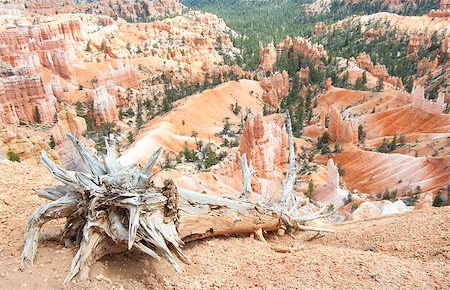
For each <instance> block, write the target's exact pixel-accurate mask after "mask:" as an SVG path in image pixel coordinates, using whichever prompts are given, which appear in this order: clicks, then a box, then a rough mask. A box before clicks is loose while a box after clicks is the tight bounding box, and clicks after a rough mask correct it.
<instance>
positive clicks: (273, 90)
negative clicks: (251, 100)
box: [259, 71, 289, 108]
mask: <svg viewBox="0 0 450 290" xmlns="http://www.w3.org/2000/svg"><path fill="white" fill-rule="evenodd" d="M259 84H260V85H261V88H262V89H263V90H264V93H263V95H262V99H263V101H264V102H265V103H266V104H268V105H270V106H272V107H274V108H278V107H279V106H280V101H281V99H282V98H283V97H285V96H286V95H287V94H288V93H289V75H288V73H287V72H286V71H284V72H282V73H276V74H274V75H272V76H270V77H263V78H262V79H261V80H260V81H259Z"/></svg>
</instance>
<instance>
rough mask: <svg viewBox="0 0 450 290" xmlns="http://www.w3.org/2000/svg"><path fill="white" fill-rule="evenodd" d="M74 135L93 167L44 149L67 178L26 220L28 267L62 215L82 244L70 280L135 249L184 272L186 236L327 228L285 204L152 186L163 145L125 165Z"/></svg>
mask: <svg viewBox="0 0 450 290" xmlns="http://www.w3.org/2000/svg"><path fill="white" fill-rule="evenodd" d="M69 138H70V139H71V140H72V142H73V143H74V145H75V147H76V148H77V150H78V152H79V153H80V155H81V157H82V159H83V161H84V162H85V163H86V165H87V166H88V168H89V170H90V174H88V173H83V172H73V171H67V170H64V169H62V168H61V167H59V166H58V165H56V164H54V163H53V162H52V161H51V160H50V159H49V158H48V156H47V155H46V153H45V151H44V152H42V155H41V160H42V162H43V164H44V166H45V167H47V169H48V170H49V171H50V172H51V173H52V175H53V176H54V177H55V178H56V179H58V180H59V181H61V182H62V183H63V185H59V186H56V187H52V188H48V189H45V190H41V191H39V192H38V195H39V196H41V197H43V198H46V199H49V200H50V202H48V203H46V204H44V205H42V206H41V207H40V208H39V209H37V210H36V211H35V212H34V213H33V214H32V215H31V217H30V219H29V220H28V222H27V224H26V227H25V233H24V249H23V252H22V255H21V268H22V269H23V267H24V263H25V262H26V261H30V262H31V263H32V262H33V260H34V258H35V256H36V252H37V246H38V239H39V231H40V229H41V227H42V226H43V225H44V224H45V223H46V222H48V221H50V220H52V219H58V218H66V220H67V222H66V225H65V228H64V231H63V237H62V238H63V240H64V241H65V243H66V244H71V243H74V244H77V245H79V250H78V252H77V254H76V255H75V257H74V259H73V261H72V265H71V268H70V272H69V275H68V276H67V278H66V282H68V281H70V280H71V279H73V278H74V277H75V276H76V275H77V274H80V278H81V279H87V278H88V276H89V269H90V266H91V265H92V263H94V262H95V261H96V260H98V259H99V258H101V257H102V256H104V255H107V254H111V253H117V252H121V251H127V250H131V249H136V250H139V251H141V252H143V253H145V254H147V255H149V256H151V257H153V258H155V259H158V260H159V259H160V258H161V257H162V258H164V259H166V260H167V261H168V262H169V263H170V264H171V265H172V266H173V267H174V268H175V270H176V271H177V272H180V271H181V269H180V268H179V266H178V263H177V260H176V259H175V256H174V255H176V256H177V257H178V258H179V259H180V260H181V261H183V262H185V263H189V259H188V258H187V257H186V256H185V255H184V254H183V252H182V250H181V248H182V246H183V244H184V241H191V240H196V239H201V238H204V237H209V236H216V235H227V234H245V233H252V232H254V233H256V234H257V236H259V237H260V238H261V239H264V238H263V237H262V232H264V231H266V232H268V231H275V230H278V229H279V228H281V227H284V228H288V229H291V230H296V229H302V227H303V230H314V231H322V229H317V228H305V227H304V226H303V225H301V224H300V223H301V222H304V221H303V220H301V219H299V218H298V216H297V215H292V214H290V213H289V211H288V210H287V209H286V208H284V207H279V206H271V205H258V204H254V203H251V202H248V201H245V200H243V199H230V198H224V197H215V196H208V195H205V194H200V193H196V192H190V191H185V190H179V191H178V190H177V188H176V186H175V184H174V183H173V182H172V181H171V180H166V181H165V182H164V186H163V187H162V188H157V187H155V186H153V184H152V183H151V182H150V178H151V177H152V176H153V174H152V173H150V172H151V168H152V167H153V165H154V164H155V162H156V160H157V158H158V156H159V154H160V152H161V149H159V150H157V151H156V152H155V153H154V154H153V155H152V156H151V158H150V160H149V162H148V163H147V165H146V166H145V167H144V168H143V169H142V170H141V169H139V168H138V167H137V166H128V167H123V166H122V165H121V164H120V163H119V162H118V160H117V159H116V157H115V156H114V154H113V152H112V151H111V149H110V148H109V145H108V143H107V142H106V149H107V152H106V156H104V157H103V162H100V160H99V159H98V158H97V157H96V156H95V155H94V154H92V153H91V152H90V151H89V150H88V149H87V148H85V147H84V146H83V145H82V144H81V143H80V142H79V141H78V140H77V139H76V138H75V137H73V136H72V135H69ZM292 149H293V148H292ZM245 187H247V184H244V188H245ZM247 188H248V187H247ZM244 192H245V191H244ZM290 211H291V210H290ZM317 217H322V215H320V214H319V215H318V216H317ZM317 217H314V218H317ZM183 240H184V241H183Z"/></svg>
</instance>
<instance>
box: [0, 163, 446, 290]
mask: <svg viewBox="0 0 450 290" xmlns="http://www.w3.org/2000/svg"><path fill="white" fill-rule="evenodd" d="M0 172H1V175H0V213H1V215H0V234H1V238H0V289H61V288H62V287H63V280H64V278H65V275H66V274H67V273H68V269H69V267H70V262H71V259H72V257H73V255H74V253H75V251H76V249H75V248H64V247H63V246H62V245H61V243H60V242H59V241H58V240H57V239H56V238H55V237H56V236H57V233H58V232H59V230H60V228H61V224H62V221H61V222H60V223H51V224H49V225H46V226H45V227H44V234H43V238H53V239H51V240H50V241H46V242H43V243H41V244H40V247H39V249H38V254H37V257H36V261H35V264H34V265H33V266H32V265H28V267H27V268H26V269H25V271H24V272H21V271H20V270H19V269H18V260H19V257H20V253H21V250H22V232H23V226H24V224H25V222H26V219H27V217H28V216H29V214H30V213H31V212H32V211H33V210H34V209H36V208H37V207H38V206H39V205H40V204H42V203H43V202H44V200H43V199H41V198H39V197H37V196H36V195H35V194H34V190H36V189H39V188H44V187H45V186H48V185H50V184H52V183H53V182H54V181H53V180H52V178H51V177H50V175H49V174H48V173H47V172H46V170H45V169H44V168H43V167H41V166H36V165H33V164H26V163H21V164H18V163H3V164H2V163H0ZM449 221H450V207H447V208H434V209H429V210H421V211H414V212H409V213H407V214H404V215H400V216H392V217H386V218H382V219H377V220H371V221H365V222H358V223H346V224H342V225H337V226H334V228H335V229H336V230H337V233H336V234H328V235H326V236H324V237H320V238H316V239H314V240H309V239H310V238H311V237H312V236H313V234H310V233H299V234H297V239H296V240H294V239H292V238H290V237H288V236H283V237H277V236H274V235H267V243H263V242H259V241H256V240H252V239H250V238H249V237H238V236H232V237H223V238H212V239H205V240H202V241H196V242H191V243H189V244H187V245H186V247H185V252H186V254H187V255H188V256H189V257H190V258H191V260H192V264H191V265H182V268H183V275H178V274H176V273H175V272H174V270H173V269H172V268H171V267H170V266H169V265H168V263H167V262H165V261H159V262H158V261H154V260H152V259H151V258H148V257H146V256H143V255H141V254H140V253H135V252H132V253H125V254H120V255H116V256H110V257H106V258H105V259H103V260H101V261H99V262H97V263H96V264H95V265H94V267H93V269H92V271H91V278H92V279H91V280H90V281H89V282H87V283H81V282H80V281H79V280H77V279H75V280H74V281H73V282H71V283H70V284H69V285H68V287H66V289H75V288H77V289H88V288H89V289H143V288H146V289H155V288H156V289H162V288H164V289H214V288H220V289H251V288H254V289H343V288H346V289H357V288H358V289H361V288H364V289H411V288H415V289H445V288H447V289H448V288H449V287H450V228H449V226H448V223H449ZM280 249H281V250H283V251H288V252H287V253H281V252H279V251H280Z"/></svg>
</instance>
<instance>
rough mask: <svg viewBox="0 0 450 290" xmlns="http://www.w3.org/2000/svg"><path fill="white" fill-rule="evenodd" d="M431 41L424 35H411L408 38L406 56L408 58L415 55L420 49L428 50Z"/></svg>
mask: <svg viewBox="0 0 450 290" xmlns="http://www.w3.org/2000/svg"><path fill="white" fill-rule="evenodd" d="M430 45H431V39H430V37H429V36H428V35H426V34H425V33H413V34H411V35H410V37H409V42H408V48H407V49H406V54H407V55H408V56H410V57H413V56H415V55H417V52H419V49H420V48H421V47H424V48H429V47H430Z"/></svg>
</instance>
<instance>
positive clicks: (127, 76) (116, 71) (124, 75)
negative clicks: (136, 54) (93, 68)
mask: <svg viewBox="0 0 450 290" xmlns="http://www.w3.org/2000/svg"><path fill="white" fill-rule="evenodd" d="M108 81H112V82H113V83H115V84H117V85H119V86H121V87H124V88H130V87H131V88H137V87H139V82H138V80H137V77H136V70H135V69H134V66H132V65H130V64H129V63H128V62H127V63H125V64H123V63H122V62H121V61H120V60H116V68H113V67H112V66H111V65H109V66H108V71H107V72H106V73H100V74H99V75H98V85H100V86H104V85H107V83H108Z"/></svg>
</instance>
